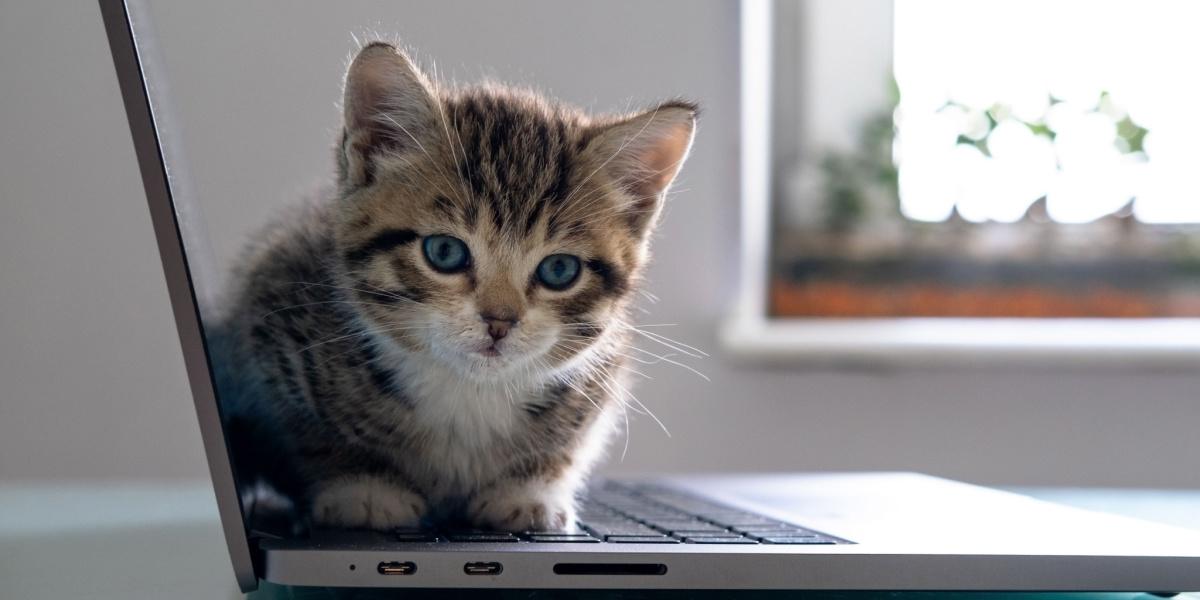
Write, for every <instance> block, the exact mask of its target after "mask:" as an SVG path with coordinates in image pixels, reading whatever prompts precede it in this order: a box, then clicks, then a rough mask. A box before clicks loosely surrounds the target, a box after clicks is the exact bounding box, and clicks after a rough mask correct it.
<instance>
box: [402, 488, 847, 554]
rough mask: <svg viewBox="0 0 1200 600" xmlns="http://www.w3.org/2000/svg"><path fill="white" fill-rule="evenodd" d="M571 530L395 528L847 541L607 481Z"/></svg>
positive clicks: (426, 534) (485, 536) (622, 539)
mask: <svg viewBox="0 0 1200 600" xmlns="http://www.w3.org/2000/svg"><path fill="white" fill-rule="evenodd" d="M578 525H579V528H578V529H577V530H573V531H524V532H521V533H509V532H503V531H487V530H480V529H466V530H448V531H428V530H415V529H414V530H399V531H396V532H395V536H396V539H397V541H401V542H425V543H431V542H460V543H462V542H465V543H555V544H561V543H571V544H600V543H608V544H728V545H757V544H787V545H825V544H847V543H850V542H847V541H846V540H843V539H840V538H836V537H833V536H831V535H827V534H824V533H821V532H818V531H813V530H811V529H808V528H805V527H801V526H799V525H795V524H793V523H788V522H785V521H780V520H778V519H773V518H770V517H767V516H764V515H760V514H758V513H754V512H749V511H746V510H742V509H738V508H734V507H731V506H727V505H723V504H719V503H716V502H713V501H711V500H707V499H704V498H701V497H698V496H695V495H692V494H688V493H686V492H681V491H677V490H672V489H667V488H662V487H648V486H646V487H642V486H632V485H627V484H618V483H613V482H609V483H605V484H603V485H602V486H600V487H596V488H593V489H592V490H590V492H589V493H588V496H587V499H586V500H584V502H583V503H582V504H581V506H580V510H579V515H578Z"/></svg>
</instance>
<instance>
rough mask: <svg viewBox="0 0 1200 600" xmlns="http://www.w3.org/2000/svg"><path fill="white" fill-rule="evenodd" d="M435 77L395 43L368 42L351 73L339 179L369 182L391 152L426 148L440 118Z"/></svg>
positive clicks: (352, 182)
mask: <svg viewBox="0 0 1200 600" xmlns="http://www.w3.org/2000/svg"><path fill="white" fill-rule="evenodd" d="M439 110H440V109H439V108H438V100H437V93H436V92H434V89H433V86H432V85H431V84H430V82H429V79H428V78H426V77H425V75H424V74H423V73H421V70H420V69H418V68H417V66H416V65H415V64H413V62H412V61H411V60H410V59H409V58H408V57H407V56H405V55H404V53H403V52H401V51H400V50H398V49H397V48H396V47H395V46H392V45H390V44H385V43H383V42H373V43H371V44H368V45H367V46H366V47H364V48H363V49H362V50H360V51H359V52H358V56H356V57H354V62H352V63H351V64H350V69H349V71H347V72H346V89H345V97H344V101H343V118H344V126H345V129H344V130H343V134H342V149H341V155H340V157H339V161H338V162H339V177H340V179H341V180H342V182H343V183H344V184H349V185H351V186H361V185H369V184H370V183H372V182H373V181H374V179H375V176H376V171H377V168H376V167H377V160H378V158H379V157H380V156H381V155H385V154H404V153H407V152H410V151H416V152H424V151H425V150H424V148H425V146H426V145H428V144H429V143H430V142H428V141H426V140H430V139H436V138H434V137H433V136H432V135H431V134H432V133H433V132H436V129H435V128H436V127H437V123H438V119H439V116H440V112H439Z"/></svg>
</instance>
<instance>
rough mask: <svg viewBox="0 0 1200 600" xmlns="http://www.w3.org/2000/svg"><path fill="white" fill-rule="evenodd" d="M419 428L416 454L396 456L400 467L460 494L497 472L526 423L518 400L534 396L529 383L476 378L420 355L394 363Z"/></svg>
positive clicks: (435, 487)
mask: <svg viewBox="0 0 1200 600" xmlns="http://www.w3.org/2000/svg"><path fill="white" fill-rule="evenodd" d="M399 370H400V371H401V373H402V376H403V381H404V387H405V391H406V392H407V393H408V395H409V396H410V397H411V399H412V401H413V405H414V408H413V418H414V420H415V421H416V425H417V427H418V428H419V429H420V435H421V444H420V447H421V449H422V451H421V452H420V456H411V455H410V456H397V457H396V460H397V461H402V462H403V467H404V470H405V471H407V472H409V473H412V474H414V475H417V476H419V477H421V479H423V481H422V482H421V483H422V484H424V486H427V487H426V489H428V490H430V491H431V492H433V494H434V495H437V496H443V497H461V496H465V495H468V494H469V493H470V492H472V491H473V490H474V488H475V486H477V485H478V484H479V482H482V481H491V480H493V479H494V478H495V476H496V475H497V474H498V473H499V472H501V471H502V470H503V469H504V468H505V467H506V466H507V463H508V461H510V460H511V457H512V453H511V452H510V451H506V449H508V448H511V447H512V446H513V443H514V440H517V439H518V438H520V437H521V436H522V434H523V433H524V429H525V428H526V427H528V419H529V416H528V413H527V412H526V411H525V410H524V408H523V406H524V405H526V404H527V403H529V402H531V401H534V400H536V399H537V398H536V396H535V394H536V392H535V390H534V389H531V388H530V387H528V386H526V387H525V388H524V389H521V388H518V386H517V385H516V384H513V383H507V384H501V383H481V382H477V381H471V380H468V379H465V378H463V377H462V376H461V375H460V374H458V373H455V372H453V371H452V370H450V369H448V368H446V367H445V366H443V365H441V364H439V363H437V362H434V361H432V360H428V359H423V358H421V357H406V360H405V361H404V362H403V364H402V365H399Z"/></svg>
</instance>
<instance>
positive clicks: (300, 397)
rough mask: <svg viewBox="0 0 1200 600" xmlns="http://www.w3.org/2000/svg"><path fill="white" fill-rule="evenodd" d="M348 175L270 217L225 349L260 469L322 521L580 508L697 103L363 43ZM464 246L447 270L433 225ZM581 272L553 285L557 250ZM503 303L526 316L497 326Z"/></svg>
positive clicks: (233, 307) (540, 522)
mask: <svg viewBox="0 0 1200 600" xmlns="http://www.w3.org/2000/svg"><path fill="white" fill-rule="evenodd" d="M345 89H346V92H345V104H344V111H345V127H344V131H343V134H342V137H341V140H340V143H339V144H338V149H337V167H338V178H337V187H336V190H333V191H331V192H330V193H328V194H326V196H325V197H324V198H323V199H322V200H320V201H317V202H314V203H312V204H310V205H307V206H304V207H302V208H300V209H296V210H294V211H293V212H291V213H289V214H288V215H286V216H285V218H284V219H282V220H281V221H280V222H279V224H277V225H275V226H273V227H271V228H268V229H267V230H265V231H264V232H263V233H262V234H261V236H260V238H259V239H260V241H259V242H258V243H256V244H255V245H254V246H253V247H252V248H251V250H250V251H249V253H248V255H247V257H246V260H245V262H244V264H243V265H242V268H241V269H240V270H239V273H238V277H237V286H236V288H235V290H234V292H233V296H232V298H231V301H230V302H229V304H228V306H227V313H226V314H225V315H224V318H223V320H222V324H221V326H220V327H219V331H220V339H222V340H225V341H224V342H222V343H221V344H218V345H215V346H214V347H215V348H218V349H219V351H220V353H222V356H221V357H219V362H220V365H223V366H222V367H221V371H222V372H223V373H225V376H223V377H221V378H220V380H221V381H224V382H226V383H225V384H223V385H222V389H221V390H220V391H221V394H222V399H223V402H224V403H225V405H226V414H227V417H228V418H229V420H230V426H231V430H233V431H240V432H247V435H248V436H249V437H250V438H251V439H250V441H249V442H248V443H239V442H237V441H236V440H235V450H238V451H240V452H239V456H238V457H237V459H238V462H239V468H240V469H243V471H244V474H245V473H249V474H251V476H253V477H260V478H263V479H266V480H268V481H270V482H272V483H273V484H274V485H275V486H276V487H278V488H280V489H281V490H282V491H285V492H286V493H289V494H291V495H292V496H293V497H294V498H296V499H297V500H298V501H299V503H300V505H301V506H302V507H304V508H305V509H306V511H307V512H308V514H309V515H310V516H311V518H312V520H313V521H314V522H315V523H318V524H324V525H342V526H352V527H373V528H386V527H394V526H402V525H412V524H415V523H416V522H417V521H418V520H420V519H422V518H435V519H442V518H456V517H462V518H465V519H468V520H469V521H471V522H473V523H475V524H478V525H481V526H488V527H500V528H507V529H525V528H554V527H567V526H570V525H571V524H572V523H573V521H574V518H573V515H574V503H575V495H576V493H577V491H578V490H579V488H580V486H581V485H582V483H583V481H584V478H585V477H586V474H587V472H588V471H589V470H590V469H591V467H592V466H593V464H594V463H595V461H597V460H598V459H599V458H600V455H601V454H602V449H603V447H604V445H605V442H606V440H607V439H608V437H609V436H610V433H611V431H612V429H613V419H614V415H618V414H619V411H621V410H623V406H622V400H623V398H622V396H623V392H622V390H624V389H625V386H627V383H626V382H625V381H624V380H623V379H622V376H621V373H622V372H623V371H622V369H621V368H620V367H621V365H622V362H623V360H624V353H625V350H624V348H625V346H626V343H627V339H626V330H625V328H624V327H623V326H622V324H623V319H624V318H625V313H626V310H627V306H628V304H629V302H630V295H631V293H632V291H633V290H634V289H635V288H636V286H637V284H638V281H639V279H640V277H641V275H642V271H643V268H644V266H645V263H646V260H647V238H648V236H649V233H650V231H651V230H652V229H653V226H654V223H655V220H656V219H657V217H658V215H659V212H660V210H661V205H662V200H663V196H664V195H665V193H666V190H667V188H668V186H669V185H670V183H671V181H672V179H673V178H674V176H675V174H676V173H677V171H678V169H679V166H680V165H681V164H682V162H683V160H684V158H685V157H686V154H687V151H688V148H689V147H690V144H691V139H692V134H693V130H694V119H695V112H696V109H695V107H694V106H693V105H691V104H688V103H685V102H670V103H666V104H663V105H661V106H659V107H657V108H655V109H653V110H651V111H648V112H645V113H640V114H635V115H630V116H626V117H621V118H599V119H597V118H591V117H589V116H587V115H585V114H583V113H581V112H579V111H578V110H575V109H573V108H569V107H565V106H562V105H558V104H555V103H552V102H549V101H547V100H545V99H543V98H541V97H539V96H538V95H536V94H533V93H529V92H524V91H519V90H514V89H510V88H506V87H502V86H497V85H488V86H478V87H471V88H465V89H454V90H452V89H440V88H438V87H436V86H435V85H434V83H433V82H431V81H430V80H429V79H428V78H426V77H425V75H423V74H422V73H421V72H420V71H419V70H418V69H417V68H416V67H415V66H414V65H413V64H412V62H411V61H409V60H408V58H407V57H406V56H404V54H403V53H401V52H399V51H398V50H396V49H395V48H394V47H392V46H389V45H386V44H379V43H376V44H371V45H368V46H367V47H365V48H364V49H363V50H362V51H361V52H360V53H359V55H358V57H357V58H356V59H355V60H354V62H353V64H352V65H351V67H350V70H349V72H348V74H347V78H346V85H345ZM431 235H450V236H454V237H456V238H459V239H461V240H463V241H464V242H466V244H467V246H468V248H469V250H470V253H471V263H470V265H469V267H468V268H466V269H465V270H463V271H462V272H458V273H450V274H446V273H440V272H438V271H436V270H434V269H433V268H432V267H431V265H430V263H429V261H428V260H427V259H426V258H425V257H424V254H423V250H422V241H423V240H424V239H425V238H426V237H427V236H431ZM559 253H566V254H571V255H573V256H577V257H578V258H579V259H580V261H581V265H582V273H581V274H580V276H579V279H578V280H577V281H576V282H575V284H574V285H572V286H571V287H569V288H568V289H566V290H562V291H554V290H551V289H549V288H547V287H546V286H544V285H541V284H539V282H538V280H537V278H536V277H535V275H534V273H535V269H536V268H537V265H538V263H539V262H540V261H541V260H542V259H543V258H544V257H546V256H548V255H551V254H559ZM487 319H503V320H504V321H505V322H510V323H512V325H511V328H510V329H508V333H507V335H505V336H504V337H502V338H500V339H498V340H493V339H492V338H491V337H490V336H489V334H488V327H489V323H488V321H487Z"/></svg>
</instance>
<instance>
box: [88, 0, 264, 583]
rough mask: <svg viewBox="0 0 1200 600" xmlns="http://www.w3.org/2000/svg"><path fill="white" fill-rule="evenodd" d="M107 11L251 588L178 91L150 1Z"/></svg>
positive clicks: (252, 569) (231, 531)
mask: <svg viewBox="0 0 1200 600" xmlns="http://www.w3.org/2000/svg"><path fill="white" fill-rule="evenodd" d="M100 12H101V15H102V16H103V19H104V27H105V31H106V33H107V36H108V43H109V48H110V51H111V52H112V57H113V65H114V66H115V67H116V72H117V79H118V81H119V84H120V88H121V96H122V100H123V101H124V105H125V114H126V117H127V118H128V120H129V130H130V133H131V135H132V137H133V146H134V151H135V153H136V155H137V160H138V167H139V169H140V171H141V175H142V186H143V188H144V189H145V192H146V200H147V203H148V204H149V208H150V219H151V222H152V223H153V226H154V235H155V239H156V241H157V243H158V252H159V256H160V259H161V261H162V266H163V274H164V275H165V277H166V282H167V291H168V294H169V296H170V298H171V306H172V309H173V312H174V315H175V327H176V330H177V331H178V333H179V341H180V345H181V346H182V348H183V358H184V365H185V367H186V369H187V377H188V383H189V384H190V386H191V389H192V397H193V399H194V402H195V406H196V415H197V417H198V418H199V422H200V434H201V437H202V438H203V440H204V453H205V455H206V457H207V459H208V467H209V471H210V473H211V476H212V480H213V488H214V491H215V492H216V499H217V509H218V511H219V513H220V515H221V524H222V527H223V529H224V533H225V541H226V544H227V545H228V547H229V555H230V558H231V559H232V561H233V570H234V575H235V576H236V578H237V582H238V585H239V586H240V587H241V589H242V591H250V590H253V589H254V588H256V587H257V585H258V578H257V576H256V566H257V565H256V560H255V554H254V553H253V552H252V551H251V546H250V542H249V536H248V532H247V530H246V519H245V518H244V517H245V512H244V507H243V505H242V501H241V498H240V497H239V494H238V488H237V485H236V479H235V474H234V471H233V465H232V462H231V460H230V448H229V445H228V442H227V440H226V437H225V435H224V432H223V429H222V427H221V412H220V406H219V404H218V402H217V396H216V390H215V385H214V380H213V377H212V365H211V362H210V361H209V355H208V347H207V344H206V342H205V337H204V331H203V324H202V322H201V319H200V309H201V306H202V303H204V302H208V301H210V300H211V296H212V295H213V294H214V293H215V291H214V290H215V286H214V285H213V282H214V279H213V277H211V274H212V273H213V271H212V269H211V266H210V265H211V262H210V259H209V257H210V253H208V252H207V236H205V235H204V227H203V221H202V219H201V218H200V213H199V207H198V205H197V204H196V203H195V202H194V195H193V194H192V192H191V187H190V186H189V185H188V183H187V181H188V180H187V171H186V168H185V165H186V162H185V161H184V160H183V159H182V156H181V155H180V154H181V149H180V147H179V145H178V143H177V142H176V141H175V140H176V139H177V138H174V137H173V131H172V129H171V123H172V122H173V121H172V119H171V118H170V108H169V107H170V106H171V101H170V92H169V89H168V86H167V82H166V79H165V78H164V77H161V74H162V71H163V62H162V59H161V56H160V55H159V54H158V45H157V44H156V40H155V35H154V29H153V27H152V26H151V23H150V18H149V14H148V10H147V7H146V6H145V3H144V2H141V1H139V0H126V1H124V2H122V1H121V0H100Z"/></svg>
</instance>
